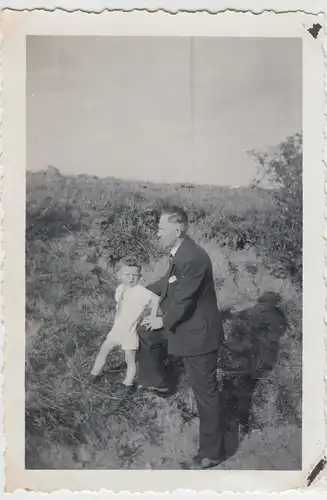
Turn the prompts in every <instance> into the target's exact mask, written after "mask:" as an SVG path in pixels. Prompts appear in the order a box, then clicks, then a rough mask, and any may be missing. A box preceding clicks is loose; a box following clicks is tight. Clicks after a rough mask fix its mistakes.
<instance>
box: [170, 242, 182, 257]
mask: <svg viewBox="0 0 327 500" xmlns="http://www.w3.org/2000/svg"><path fill="white" fill-rule="evenodd" d="M182 243H183V242H182V241H180V242H179V243H178V244H177V245H174V246H173V247H172V249H171V250H170V255H172V256H173V257H175V255H176V252H177V250H178V249H179V247H180V246H181V244H182Z"/></svg>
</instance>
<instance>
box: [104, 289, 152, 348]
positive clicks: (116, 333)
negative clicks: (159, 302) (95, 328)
mask: <svg viewBox="0 0 327 500" xmlns="http://www.w3.org/2000/svg"><path fill="white" fill-rule="evenodd" d="M153 297H154V294H153V292H150V290H147V289H146V288H145V287H144V286H142V285H136V286H133V287H128V286H125V285H119V286H118V288H117V290H116V294H115V299H116V302H117V305H118V307H117V313H116V317H115V321H114V324H113V327H112V329H111V331H110V332H109V333H108V336H107V338H108V337H109V336H110V339H111V341H112V342H115V343H116V344H117V345H120V346H121V348H122V349H123V350H124V351H126V350H136V349H138V347H139V338H138V335H137V332H136V329H137V326H138V324H139V322H140V321H141V320H142V319H143V315H144V312H145V310H146V308H147V306H149V304H150V302H151V301H152V299H153Z"/></svg>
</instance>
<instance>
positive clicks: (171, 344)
mask: <svg viewBox="0 0 327 500" xmlns="http://www.w3.org/2000/svg"><path fill="white" fill-rule="evenodd" d="M187 225H188V220H187V215H186V213H185V212H184V210H182V209H180V208H177V207H173V208H172V209H167V210H165V211H164V212H163V213H162V215H161V218H160V223H159V231H158V236H159V238H160V240H161V243H162V245H163V247H164V248H166V249H167V250H168V249H169V250H170V265H169V269H168V271H167V273H166V274H165V275H164V276H163V277H162V278H161V279H160V280H159V281H157V282H155V283H153V284H152V285H150V286H148V288H149V289H150V290H152V291H153V292H154V293H156V294H157V295H159V296H160V306H161V310H162V312H163V315H162V317H159V316H158V317H156V318H154V319H152V318H146V319H145V320H144V325H145V328H146V329H147V331H145V330H140V332H139V337H140V357H139V367H140V376H141V380H142V378H143V379H146V378H148V379H149V378H150V379H152V380H151V381H152V382H153V385H155V386H156V387H157V389H158V390H159V391H158V392H159V394H160V393H161V394H164V392H165V390H167V388H166V387H165V383H166V382H167V374H166V373H165V360H164V351H163V349H162V346H163V345H164V343H165V342H167V345H168V353H169V354H172V355H174V356H179V357H183V360H184V364H185V368H186V372H187V375H188V379H189V383H190V385H191V387H192V389H193V392H194V396H195V400H196V403H197V407H198V413H199V419H200V439H199V441H200V442H199V444H200V446H199V453H198V455H197V456H196V457H194V461H196V462H197V463H200V464H201V467H202V468H209V467H213V466H216V465H218V463H220V462H221V442H222V439H221V428H220V421H219V415H220V407H219V406H220V405H219V392H218V381H217V354H218V349H219V348H220V345H221V343H222V340H223V327H222V321H221V317H220V313H219V311H218V307H217V298H216V293H215V286H214V279H213V272H212V264H211V260H210V258H209V256H208V255H207V253H206V252H205V250H204V249H203V248H201V247H200V246H198V245H197V244H196V243H195V242H194V241H193V240H192V239H191V238H190V237H189V236H187Z"/></svg>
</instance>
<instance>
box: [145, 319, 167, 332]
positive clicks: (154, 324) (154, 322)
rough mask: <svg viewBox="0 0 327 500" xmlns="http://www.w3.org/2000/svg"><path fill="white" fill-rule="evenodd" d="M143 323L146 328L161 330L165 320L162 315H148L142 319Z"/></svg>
mask: <svg viewBox="0 0 327 500" xmlns="http://www.w3.org/2000/svg"><path fill="white" fill-rule="evenodd" d="M142 325H143V326H145V329H146V330H161V328H163V322H162V318H161V317H160V316H156V317H151V316H147V317H146V318H144V320H143V321H142Z"/></svg>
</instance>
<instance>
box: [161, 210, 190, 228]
mask: <svg viewBox="0 0 327 500" xmlns="http://www.w3.org/2000/svg"><path fill="white" fill-rule="evenodd" d="M162 213H163V214H165V215H168V220H169V222H174V223H178V224H183V225H184V226H187V224H188V217H187V213H186V212H185V210H184V209H183V208H181V207H177V206H171V207H167V208H164V210H163V212H162Z"/></svg>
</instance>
